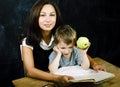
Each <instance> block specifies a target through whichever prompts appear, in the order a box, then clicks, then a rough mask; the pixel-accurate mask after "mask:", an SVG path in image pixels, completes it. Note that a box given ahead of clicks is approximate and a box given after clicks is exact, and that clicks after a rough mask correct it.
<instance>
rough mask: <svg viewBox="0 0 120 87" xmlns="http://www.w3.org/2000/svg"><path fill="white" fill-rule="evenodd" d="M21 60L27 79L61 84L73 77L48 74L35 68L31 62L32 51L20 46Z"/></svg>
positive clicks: (32, 61)
mask: <svg viewBox="0 0 120 87" xmlns="http://www.w3.org/2000/svg"><path fill="white" fill-rule="evenodd" d="M22 58H23V64H24V67H25V70H26V74H27V76H28V77H32V78H36V79H42V80H46V81H54V82H62V83H67V82H69V79H73V77H71V76H59V75H54V74H51V73H49V72H45V71H42V70H39V69H37V68H35V66H34V60H33V51H32V49H31V48H29V47H26V46H22Z"/></svg>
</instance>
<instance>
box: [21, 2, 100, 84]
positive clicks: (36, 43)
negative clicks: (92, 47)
mask: <svg viewBox="0 0 120 87" xmlns="http://www.w3.org/2000/svg"><path fill="white" fill-rule="evenodd" d="M60 25H61V14H60V11H59V9H58V8H57V6H56V5H55V3H53V2H50V0H38V1H37V2H36V3H35V4H34V5H33V7H32V8H31V10H30V14H29V17H28V21H27V22H26V27H25V29H26V32H25V34H24V35H25V37H24V39H23V41H22V58H23V63H24V67H25V70H26V75H27V76H29V77H32V78H37V79H42V80H46V81H54V82H61V83H68V82H69V79H73V77H71V76H59V75H54V74H51V73H49V72H48V64H49V59H48V56H49V54H50V53H51V52H52V48H53V46H54V43H53V41H54V32H55V29H56V28H57V27H58V26H60ZM90 61H91V64H92V67H93V66H94V64H95V66H96V65H97V64H96V63H95V62H94V61H93V59H92V58H90ZM95 66H94V67H95ZM98 69H102V68H101V67H98V68H97V70H98Z"/></svg>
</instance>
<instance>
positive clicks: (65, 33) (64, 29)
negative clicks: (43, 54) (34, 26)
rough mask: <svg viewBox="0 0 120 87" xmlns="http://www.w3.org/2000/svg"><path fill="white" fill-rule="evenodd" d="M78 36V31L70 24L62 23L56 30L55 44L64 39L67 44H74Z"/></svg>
mask: <svg viewBox="0 0 120 87" xmlns="http://www.w3.org/2000/svg"><path fill="white" fill-rule="evenodd" d="M76 37H77V36H76V31H75V30H74V29H73V28H72V27H71V26H70V25H61V26H59V27H58V28H57V30H56V32H55V38H54V42H55V45H56V44H58V43H59V41H63V42H64V43H66V44H67V45H69V44H71V43H72V44H73V45H74V44H75V42H76Z"/></svg>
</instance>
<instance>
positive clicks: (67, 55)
mask: <svg viewBox="0 0 120 87" xmlns="http://www.w3.org/2000/svg"><path fill="white" fill-rule="evenodd" d="M54 42H55V46H54V48H53V50H54V51H53V52H52V53H51V54H50V56H49V66H48V68H49V70H50V72H51V73H54V72H56V71H57V70H58V68H60V67H63V66H73V65H80V66H81V67H82V68H83V69H88V68H89V67H90V63H89V59H88V57H87V54H86V51H85V53H81V51H80V50H79V49H78V48H76V47H75V43H76V31H75V30H74V29H73V28H72V27H70V26H69V25H62V26H60V27H58V28H57V30H56V32H55V36H54Z"/></svg>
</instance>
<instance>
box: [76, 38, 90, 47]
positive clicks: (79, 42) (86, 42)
mask: <svg viewBox="0 0 120 87" xmlns="http://www.w3.org/2000/svg"><path fill="white" fill-rule="evenodd" d="M89 46H90V42H89V39H88V38H87V37H83V36H82V37H79V38H78V40H77V47H79V48H81V49H86V48H87V47H89Z"/></svg>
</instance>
